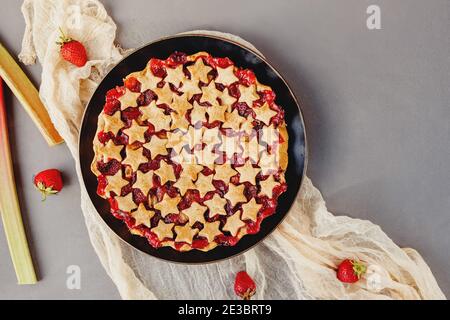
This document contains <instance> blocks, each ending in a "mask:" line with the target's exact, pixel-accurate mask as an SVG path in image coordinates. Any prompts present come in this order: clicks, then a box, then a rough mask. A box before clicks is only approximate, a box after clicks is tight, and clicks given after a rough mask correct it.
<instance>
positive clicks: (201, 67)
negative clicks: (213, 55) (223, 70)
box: [187, 58, 212, 83]
mask: <svg viewBox="0 0 450 320" xmlns="http://www.w3.org/2000/svg"><path fill="white" fill-rule="evenodd" d="M187 69H188V70H189V72H190V73H191V79H192V80H200V81H201V82H204V83H208V73H209V72H210V71H211V70H212V68H211V67H210V66H207V65H205V64H204V63H203V59H202V58H199V59H197V60H196V61H195V64H193V65H192V66H189V67H187Z"/></svg>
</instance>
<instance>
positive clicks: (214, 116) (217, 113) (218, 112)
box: [206, 104, 228, 123]
mask: <svg viewBox="0 0 450 320" xmlns="http://www.w3.org/2000/svg"><path fill="white" fill-rule="evenodd" d="M227 109H228V106H227V105H223V106H220V105H218V104H213V105H212V106H210V107H207V108H206V113H207V114H208V117H209V123H213V122H214V121H220V122H225V111H227Z"/></svg>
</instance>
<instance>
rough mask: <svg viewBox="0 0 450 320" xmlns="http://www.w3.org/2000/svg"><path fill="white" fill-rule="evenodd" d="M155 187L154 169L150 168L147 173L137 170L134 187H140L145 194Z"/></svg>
mask: <svg viewBox="0 0 450 320" xmlns="http://www.w3.org/2000/svg"><path fill="white" fill-rule="evenodd" d="M152 187H153V171H152V170H150V171H148V172H147V173H143V172H141V171H137V172H136V182H135V183H134V184H133V188H135V189H140V190H141V191H142V193H143V194H144V195H146V196H147V195H148V192H149V191H150V189H151V188H152Z"/></svg>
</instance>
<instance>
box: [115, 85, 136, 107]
mask: <svg viewBox="0 0 450 320" xmlns="http://www.w3.org/2000/svg"><path fill="white" fill-rule="evenodd" d="M140 95H141V93H140V92H132V91H130V90H128V89H125V94H123V95H122V96H120V97H119V98H118V99H117V100H119V101H120V110H125V109H126V108H128V107H136V106H137V102H136V100H137V98H138V97H139V96H140Z"/></svg>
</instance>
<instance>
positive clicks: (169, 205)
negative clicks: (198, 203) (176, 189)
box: [154, 193, 181, 218]
mask: <svg viewBox="0 0 450 320" xmlns="http://www.w3.org/2000/svg"><path fill="white" fill-rule="evenodd" d="M180 201H181V198H180V196H176V197H174V198H171V197H170V196H169V195H168V194H167V193H166V194H164V197H163V198H162V200H161V201H160V202H158V203H156V204H155V205H154V207H155V209H157V210H159V211H161V216H163V218H164V217H165V216H167V215H168V214H171V213H179V210H178V207H177V205H178V203H180Z"/></svg>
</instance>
